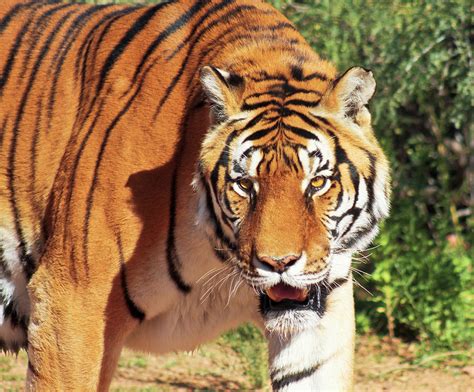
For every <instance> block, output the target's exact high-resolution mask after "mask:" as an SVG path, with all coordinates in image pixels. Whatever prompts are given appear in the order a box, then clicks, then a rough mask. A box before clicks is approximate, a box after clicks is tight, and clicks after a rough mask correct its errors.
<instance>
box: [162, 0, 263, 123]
mask: <svg viewBox="0 0 474 392" xmlns="http://www.w3.org/2000/svg"><path fill="white" fill-rule="evenodd" d="M233 1H234V0H228V1H225V2H223V3H220V4H218V5H216V6H214V7H213V8H211V9H209V10H208V12H207V13H206V15H204V16H203V17H202V18H201V19H200V21H198V22H197V25H200V24H201V23H203V22H204V21H205V19H206V17H207V15H208V14H209V15H212V14H213V13H215V12H216V11H217V10H219V9H220V8H223V6H228V5H229V4H231V3H232V2H233ZM250 9H255V7H253V6H246V5H244V6H239V7H236V8H234V9H233V10H231V11H229V12H227V13H226V14H224V15H222V16H220V17H219V18H218V19H217V20H214V21H213V22H211V23H209V24H207V25H206V27H205V29H204V30H202V31H200V32H199V34H198V35H197V36H196V37H194V39H193V41H192V42H190V45H189V49H188V52H187V54H186V56H185V58H184V60H183V61H182V63H181V66H180V68H179V71H178V72H177V74H176V75H175V77H174V78H173V80H172V81H171V83H170V84H169V85H168V87H167V89H166V91H165V94H164V95H163V97H162V98H161V100H160V102H159V104H158V106H157V108H156V110H155V113H154V115H153V119H154V120H156V118H157V117H158V115H159V114H160V112H161V109H162V108H163V105H164V104H165V103H166V101H167V100H168V98H169V97H170V95H171V94H172V92H173V90H174V88H175V87H176V85H177V84H178V82H179V81H180V79H181V77H182V76H183V73H184V70H185V69H186V66H187V63H188V60H189V58H190V57H191V54H192V52H193V50H194V48H195V47H197V45H196V43H197V42H198V41H199V39H200V38H201V37H202V36H203V35H204V34H205V33H207V32H208V31H210V30H211V29H212V28H213V27H214V26H215V25H218V24H219V23H222V21H225V22H228V21H229V20H230V19H231V18H234V17H235V16H237V15H238V14H240V13H242V11H244V10H250Z"/></svg>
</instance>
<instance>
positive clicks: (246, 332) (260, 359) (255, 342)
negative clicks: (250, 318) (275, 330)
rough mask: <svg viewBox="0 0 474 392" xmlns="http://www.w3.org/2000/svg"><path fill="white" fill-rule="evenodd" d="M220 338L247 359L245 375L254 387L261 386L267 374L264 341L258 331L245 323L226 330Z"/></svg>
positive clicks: (266, 378)
mask: <svg viewBox="0 0 474 392" xmlns="http://www.w3.org/2000/svg"><path fill="white" fill-rule="evenodd" d="M222 338H223V340H224V342H225V344H226V345H228V346H229V347H231V348H232V349H233V350H234V351H235V352H237V353H238V354H240V355H242V356H243V357H245V358H246V359H247V362H248V366H247V371H246V373H247V375H248V376H249V377H250V378H251V380H252V382H253V385H254V388H262V386H263V384H264V383H265V382H266V381H267V380H268V374H267V351H266V343H265V339H264V337H263V336H262V334H261V333H260V331H259V330H258V329H256V328H255V327H253V326H252V325H250V324H246V325H242V326H241V327H239V328H237V329H235V330H233V331H230V332H227V333H226V334H225V335H224V336H223V337H222Z"/></svg>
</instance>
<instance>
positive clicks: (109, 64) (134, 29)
mask: <svg viewBox="0 0 474 392" xmlns="http://www.w3.org/2000/svg"><path fill="white" fill-rule="evenodd" d="M168 4H169V3H162V4H157V5H155V6H153V7H150V8H149V9H148V10H147V11H146V12H145V13H144V14H143V15H141V16H140V17H139V18H138V19H137V20H136V21H135V23H133V25H132V26H131V27H130V28H129V29H128V30H127V32H126V33H125V34H124V36H123V37H122V38H121V40H120V41H119V42H118V44H117V45H115V47H114V48H113V50H112V51H111V52H110V54H109V55H108V56H107V59H106V60H105V63H104V66H103V67H102V69H101V71H100V77H99V83H98V85H97V87H96V94H97V95H98V94H99V93H100V91H101V90H102V88H103V86H104V84H105V81H106V79H107V76H108V74H109V72H110V71H111V69H112V68H113V66H114V65H115V63H116V62H117V61H118V59H119V58H120V57H121V56H122V54H123V53H124V51H125V49H126V48H127V46H128V45H130V43H131V42H132V41H133V39H134V38H135V37H136V36H137V35H138V34H139V33H140V32H142V31H143V30H144V29H145V27H146V26H147V24H148V23H149V22H150V21H151V19H152V18H153V17H154V16H155V14H156V13H157V12H158V11H159V10H161V9H162V8H163V7H164V6H166V5H168Z"/></svg>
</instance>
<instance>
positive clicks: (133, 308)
mask: <svg viewBox="0 0 474 392" xmlns="http://www.w3.org/2000/svg"><path fill="white" fill-rule="evenodd" d="M115 242H116V243H117V248H118V251H119V259H120V284H121V285H122V290H123V296H124V299H125V303H126V304H127V308H128V310H129V312H130V314H131V315H132V317H134V318H136V319H138V320H139V321H143V320H145V318H146V315H145V313H144V312H143V310H141V309H140V308H139V307H138V305H137V304H136V303H135V302H133V300H132V298H131V297H130V293H129V291H128V285H127V271H126V266H125V257H124V255H123V246H122V238H121V236H120V233H119V232H117V233H116V234H115Z"/></svg>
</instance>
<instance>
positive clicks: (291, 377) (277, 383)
mask: <svg viewBox="0 0 474 392" xmlns="http://www.w3.org/2000/svg"><path fill="white" fill-rule="evenodd" d="M320 367H321V364H319V363H318V364H316V365H314V366H313V367H310V368H308V369H305V370H302V371H300V372H298V373H291V374H287V375H284V376H282V377H280V378H278V379H276V380H275V379H273V378H272V389H273V390H274V391H278V390H279V389H282V388H284V387H286V386H288V385H290V384H293V383H296V382H299V381H301V380H303V379H305V378H308V377H310V376H312V375H313V374H314V373H316V371H317V370H318V369H319V368H320Z"/></svg>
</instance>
